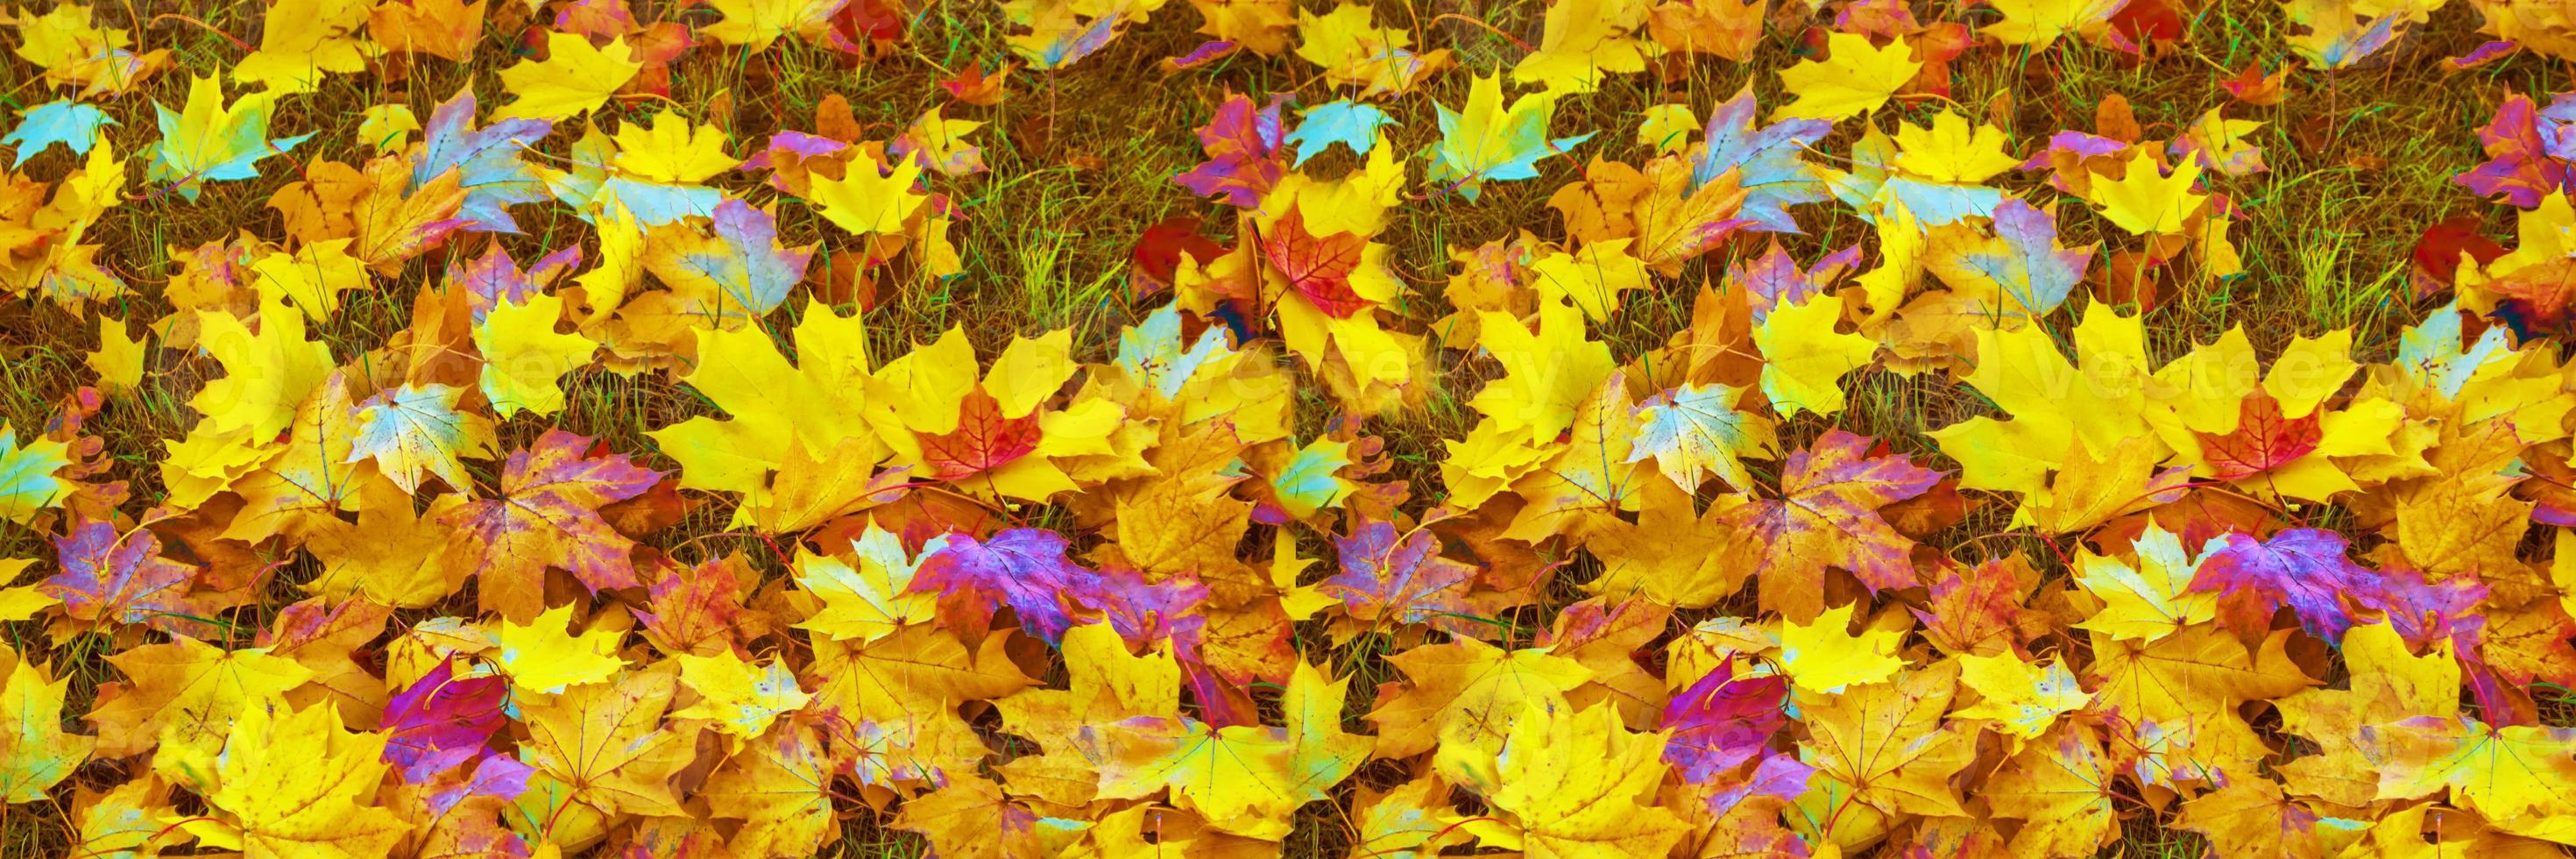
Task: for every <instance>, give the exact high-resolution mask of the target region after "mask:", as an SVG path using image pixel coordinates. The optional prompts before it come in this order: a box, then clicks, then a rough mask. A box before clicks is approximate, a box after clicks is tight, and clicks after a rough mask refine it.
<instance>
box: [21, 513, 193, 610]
mask: <svg viewBox="0 0 2576 859" xmlns="http://www.w3.org/2000/svg"><path fill="white" fill-rule="evenodd" d="M54 548H55V550H56V552H57V554H56V559H57V560H58V561H59V562H60V563H61V564H62V568H63V571H62V572H59V573H55V574H54V575H53V576H52V577H50V578H47V579H45V581H44V584H42V585H39V586H37V590H38V591H40V592H42V593H43V594H44V595H46V596H49V597H53V598H55V599H58V600H62V601H63V611H64V613H65V614H68V615H70V616H71V618H72V619H74V620H83V621H107V622H111V623H133V624H149V625H151V626H153V627H155V628H158V629H161V630H164V631H170V630H172V629H173V627H174V626H176V625H177V624H179V623H181V622H183V621H187V618H185V617H182V615H189V614H195V613H197V612H196V610H195V603H194V601H192V600H190V599H188V586H189V583H190V582H191V581H193V580H194V579H195V578H196V574H197V568H196V567H193V566H190V565H187V564H182V563H179V562H177V561H173V560H170V559H168V558H164V557H161V539H160V538H159V537H156V536H153V534H152V532H151V531H149V530H145V529H140V528H138V529H135V531H134V532H133V533H131V534H125V535H122V539H120V535H119V534H117V531H116V526H115V525H114V524H111V523H107V522H87V523H83V524H81V525H79V526H78V527H75V528H73V529H72V533H71V534H70V535H69V536H65V537H57V538H54Z"/></svg>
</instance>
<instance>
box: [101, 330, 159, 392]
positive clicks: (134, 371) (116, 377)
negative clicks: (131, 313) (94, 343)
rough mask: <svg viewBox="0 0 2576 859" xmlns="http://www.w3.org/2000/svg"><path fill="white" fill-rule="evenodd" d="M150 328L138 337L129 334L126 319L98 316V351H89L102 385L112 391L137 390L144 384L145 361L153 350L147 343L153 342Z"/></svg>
mask: <svg viewBox="0 0 2576 859" xmlns="http://www.w3.org/2000/svg"><path fill="white" fill-rule="evenodd" d="M151 339H152V335H151V333H150V332H149V331H147V332H145V333H144V335H143V336H141V337H136V336H133V335H131V334H128V333H126V328H125V321H124V320H121V319H117V318H115V317H113V316H107V315H104V314H102V315H100V316H99V318H98V350H97V351H95V352H91V353H89V358H88V359H87V363H88V364H89V368H90V370H91V372H95V373H97V374H98V384H99V387H101V388H104V389H106V390H108V391H109V392H111V393H123V392H126V391H131V390H134V387H135V386H136V385H140V384H142V383H143V363H144V361H146V360H148V359H149V358H150V357H151V355H152V352H151V350H150V349H148V348H146V347H145V346H144V344H145V343H147V342H150V341H151Z"/></svg>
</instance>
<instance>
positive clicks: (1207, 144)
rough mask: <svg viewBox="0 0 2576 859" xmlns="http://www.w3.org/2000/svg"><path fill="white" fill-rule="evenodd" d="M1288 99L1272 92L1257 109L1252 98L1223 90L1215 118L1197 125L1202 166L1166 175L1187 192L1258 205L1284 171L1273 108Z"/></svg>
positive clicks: (1279, 129)
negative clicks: (1203, 158) (1204, 158)
mask: <svg viewBox="0 0 2576 859" xmlns="http://www.w3.org/2000/svg"><path fill="white" fill-rule="evenodd" d="M1287 101H1288V97H1287V96H1284V95H1275V96H1271V97H1270V104H1269V106H1267V107H1263V108H1261V109H1259V110H1255V109H1253V107H1252V99H1250V98H1247V97H1245V96H1244V95H1243V94H1241V93H1229V94H1227V95H1226V97H1225V103H1224V104H1222V105H1219V106H1217V109H1216V116H1215V117H1213V118H1211V119H1209V120H1208V124H1206V125H1204V126H1200V127H1199V148H1201V149H1203V150H1205V151H1206V152H1207V157H1208V160H1207V162H1206V163H1204V164H1200V165H1199V166H1197V167H1193V168H1190V170H1189V172H1187V173H1183V174H1181V175H1178V176H1174V177H1172V181H1174V182H1177V183H1180V186H1181V187H1183V188H1188V189H1190V193H1193V194H1197V195H1199V196H1201V197H1207V198H1210V199H1213V200H1216V201H1218V202H1222V203H1225V204H1226V205H1229V206H1235V207H1238V208H1245V209H1250V208H1254V207H1257V206H1259V205H1261V196H1262V195H1263V194H1267V193H1269V192H1270V189H1271V187H1272V186H1275V185H1277V184H1279V177H1280V176H1281V175H1283V174H1285V173H1286V172H1287V171H1288V165H1287V164H1286V163H1285V162H1284V161H1282V160H1281V158H1280V157H1279V156H1280V152H1279V148H1280V145H1281V143H1282V141H1283V140H1284V139H1285V136H1286V128H1285V127H1284V126H1282V125H1281V124H1280V121H1279V106H1280V105H1282V104H1286V103H1287Z"/></svg>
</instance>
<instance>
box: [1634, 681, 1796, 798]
mask: <svg viewBox="0 0 2576 859" xmlns="http://www.w3.org/2000/svg"><path fill="white" fill-rule="evenodd" d="M1788 696H1789V683H1788V678H1786V677H1784V676H1782V675H1778V674H1771V675H1764V676H1759V677H1737V676H1735V668H1734V666H1732V665H1729V664H1720V665H1718V667H1717V670H1714V671H1710V672H1709V673H1708V674H1707V676H1704V677H1701V678H1700V679H1699V682H1697V683H1693V684H1691V687H1690V688H1689V689H1687V690H1685V691H1683V692H1682V693H1681V694H1679V695H1675V696H1673V700H1672V701H1671V702H1669V703H1666V704H1665V705H1664V725H1663V726H1664V728H1665V729H1666V730H1669V731H1672V736H1671V738H1669V739H1666V740H1665V741H1664V762H1665V763H1668V764H1671V765H1673V769H1674V770H1675V771H1676V772H1679V773H1681V776H1682V780H1683V781H1686V782H1690V783H1691V784H1706V783H1708V781H1709V780H1710V779H1713V778H1716V777H1717V775H1718V774H1719V773H1722V772H1725V771H1727V770H1731V769H1734V768H1736V767H1737V766H1740V765H1742V764H1743V763H1744V762H1745V761H1749V760H1752V759H1753V757H1754V756H1755V755H1759V754H1761V753H1762V752H1763V750H1764V749H1766V748H1768V747H1769V744H1770V742H1771V736H1772V735H1773V734H1776V733H1779V731H1780V729H1781V728H1783V727H1786V726H1787V725H1788V724H1789V716H1788V714H1787V713H1785V712H1783V711H1782V710H1781V709H1780V706H1781V704H1782V703H1783V702H1784V701H1786V700H1787V699H1788Z"/></svg>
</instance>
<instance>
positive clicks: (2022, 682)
mask: <svg viewBox="0 0 2576 859" xmlns="http://www.w3.org/2000/svg"><path fill="white" fill-rule="evenodd" d="M1959 681H1960V682H1962V683H1965V684H1967V686H1968V688H1970V689H1974V690H1977V694H1978V695H1979V696H1982V698H1981V700H1979V701H1978V702H1977V703H1975V704H1973V705H1970V706H1966V707H1961V708H1959V709H1958V711H1957V712H1956V713H1954V714H1953V715H1956V716H1958V717H1959V718H1962V719H1993V720H1995V728H1996V730H1999V731H2002V732H2003V733H2004V734H2006V735H2008V736H2013V737H2019V738H2022V739H2032V738H2036V737H2038V736H2039V735H2040V734H2042V733H2045V732H2046V731H2047V730H2048V727H2049V726H2050V725H2052V724H2055V723H2056V722H2057V717H2058V716H2059V715H2060V714H2064V713H2069V712H2073V711H2074V710H2076V709H2078V708H2081V707H2083V706H2084V705H2085V704H2086V703H2089V702H2091V701H2092V700H2093V696H2091V695H2087V694H2085V693H2084V686H2083V684H2082V683H2080V682H2078V681H2077V680H2076V679H2075V675H2074V674H2073V673H2072V672H2069V671H2067V670H2066V660H2065V659H2064V658H2062V657H2061V658H2058V659H2052V660H2049V662H2048V664H2047V665H2046V666H2045V667H2042V666H2040V665H2037V664H2034V663H2031V662H2028V661H2024V660H2023V659H2022V658H2021V655H2020V654H2018V653H2014V652H2012V651H2010V650H2007V651H2004V652H2003V653H1999V654H1996V655H1994V656H1978V655H1976V654H1968V655H1965V656H1961V657H1959Z"/></svg>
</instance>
